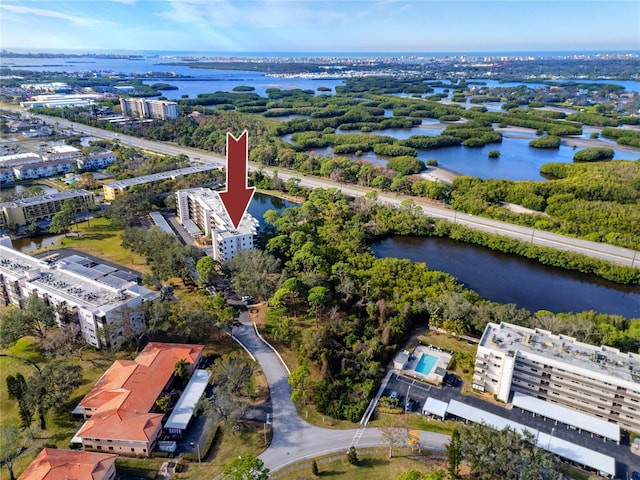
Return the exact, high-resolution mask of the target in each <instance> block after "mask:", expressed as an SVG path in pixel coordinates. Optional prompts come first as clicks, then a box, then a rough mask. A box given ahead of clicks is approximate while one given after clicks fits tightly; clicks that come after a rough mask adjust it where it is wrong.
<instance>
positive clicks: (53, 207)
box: [0, 190, 95, 229]
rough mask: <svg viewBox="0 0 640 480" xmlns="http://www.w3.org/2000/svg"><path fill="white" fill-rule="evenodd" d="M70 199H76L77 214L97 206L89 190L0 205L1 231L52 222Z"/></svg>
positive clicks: (54, 194) (42, 196)
mask: <svg viewBox="0 0 640 480" xmlns="http://www.w3.org/2000/svg"><path fill="white" fill-rule="evenodd" d="M69 199H75V201H76V208H75V212H76V213H77V212H86V211H88V210H89V208H90V207H91V206H93V205H95V202H94V201H93V194H92V193H91V192H89V191H88V190H70V191H66V192H57V193H52V194H49V195H41V196H39V197H29V198H25V199H23V200H15V201H13V202H4V203H0V229H1V228H19V227H23V226H25V225H29V224H31V222H39V221H41V220H51V218H52V217H53V216H54V215H55V214H56V213H58V212H59V211H60V210H62V206H63V204H64V202H65V201H66V200H69Z"/></svg>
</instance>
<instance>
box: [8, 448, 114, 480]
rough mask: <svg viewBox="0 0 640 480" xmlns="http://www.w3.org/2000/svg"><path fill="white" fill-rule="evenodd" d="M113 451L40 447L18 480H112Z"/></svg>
mask: <svg viewBox="0 0 640 480" xmlns="http://www.w3.org/2000/svg"><path fill="white" fill-rule="evenodd" d="M117 457H118V456H117V455H116V454H113V453H112V454H108V453H91V452H81V451H79V450H58V449H57V448H44V449H43V450H42V451H41V452H40V453H39V454H38V456H37V457H36V458H35V459H34V460H33V462H31V464H30V465H29V466H28V467H27V469H26V470H25V471H24V472H23V473H22V475H20V476H19V477H18V480H72V479H78V480H80V479H87V480H115V478H116V458H117Z"/></svg>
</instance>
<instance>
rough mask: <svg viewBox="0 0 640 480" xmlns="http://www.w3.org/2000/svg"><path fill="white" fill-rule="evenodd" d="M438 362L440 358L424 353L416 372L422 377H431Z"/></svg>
mask: <svg viewBox="0 0 640 480" xmlns="http://www.w3.org/2000/svg"><path fill="white" fill-rule="evenodd" d="M437 362H438V357H434V356H433V355H429V354H428V353H423V354H422V356H421V357H420V360H418V363H417V364H416V367H415V368H414V370H415V371H416V372H418V373H421V374H422V375H429V374H430V373H431V370H433V367H434V366H435V364H436V363H437Z"/></svg>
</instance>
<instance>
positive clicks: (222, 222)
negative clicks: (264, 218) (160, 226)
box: [176, 188, 260, 262]
mask: <svg viewBox="0 0 640 480" xmlns="http://www.w3.org/2000/svg"><path fill="white" fill-rule="evenodd" d="M176 197H177V208H178V218H179V219H180V222H181V223H182V225H184V226H185V228H186V229H187V231H190V232H194V231H198V232H203V233H204V234H205V235H207V236H209V235H211V238H212V243H213V258H214V259H215V260H217V261H219V262H224V261H226V260H230V259H231V258H233V256H234V255H235V254H236V253H237V252H239V251H240V250H253V247H254V245H255V243H256V242H257V235H258V231H259V229H260V223H259V222H258V220H257V219H255V218H254V217H253V216H252V215H251V214H249V213H245V214H244V216H243V217H242V220H241V221H240V224H239V225H238V228H235V227H234V226H233V223H232V222H231V219H230V218H229V215H228V214H227V210H226V208H225V206H224V204H223V203H222V200H221V198H220V194H219V193H218V192H216V191H213V190H211V189H209V188H191V189H188V190H178V191H177V192H176ZM194 225H195V226H197V227H198V228H197V229H194Z"/></svg>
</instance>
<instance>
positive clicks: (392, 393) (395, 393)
mask: <svg viewBox="0 0 640 480" xmlns="http://www.w3.org/2000/svg"><path fill="white" fill-rule="evenodd" d="M389 398H390V399H391V400H398V392H396V391H395V390H394V391H393V392H391V395H389Z"/></svg>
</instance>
